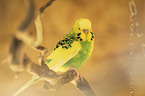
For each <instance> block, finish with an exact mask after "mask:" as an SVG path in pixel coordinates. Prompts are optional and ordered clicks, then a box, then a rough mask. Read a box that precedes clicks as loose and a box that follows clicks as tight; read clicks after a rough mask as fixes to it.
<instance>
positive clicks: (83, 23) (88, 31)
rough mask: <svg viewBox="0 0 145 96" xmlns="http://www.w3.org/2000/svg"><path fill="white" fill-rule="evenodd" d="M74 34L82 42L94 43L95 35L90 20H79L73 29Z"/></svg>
mask: <svg viewBox="0 0 145 96" xmlns="http://www.w3.org/2000/svg"><path fill="white" fill-rule="evenodd" d="M72 33H73V34H75V37H76V38H77V39H78V40H80V41H93V39H94V35H93V32H92V28H91V22H90V20H88V19H85V18H81V19H78V20H77V21H76V22H75V24H74V26H73V28H72Z"/></svg>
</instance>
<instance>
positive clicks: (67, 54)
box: [46, 41, 81, 71]
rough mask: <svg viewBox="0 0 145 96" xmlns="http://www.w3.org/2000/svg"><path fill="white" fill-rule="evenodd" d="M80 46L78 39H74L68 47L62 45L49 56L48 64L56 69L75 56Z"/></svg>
mask: <svg viewBox="0 0 145 96" xmlns="http://www.w3.org/2000/svg"><path fill="white" fill-rule="evenodd" d="M80 48H81V47H80V43H79V42H77V41H74V42H73V43H72V44H71V47H69V48H68V49H66V48H62V46H60V47H58V48H57V49H55V50H54V51H52V53H51V54H50V55H49V56H48V57H47V60H46V64H47V65H48V67H49V68H50V69H52V70H54V71H56V70H57V69H58V68H59V67H60V66H62V65H64V64H65V63H66V62H67V61H69V60H70V59H71V58H73V57H74V56H75V55H76V54H77V53H78V52H79V50H80Z"/></svg>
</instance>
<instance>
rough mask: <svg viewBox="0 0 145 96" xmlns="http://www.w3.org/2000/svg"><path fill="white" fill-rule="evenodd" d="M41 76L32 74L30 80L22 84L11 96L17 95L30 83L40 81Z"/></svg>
mask: <svg viewBox="0 0 145 96" xmlns="http://www.w3.org/2000/svg"><path fill="white" fill-rule="evenodd" d="M40 80H41V78H39V77H36V76H33V77H32V79H31V80H30V81H28V82H27V83H26V84H25V85H24V86H22V87H21V88H20V89H19V90H18V91H17V92H16V93H14V94H13V95H12V96H17V95H18V94H20V93H21V92H22V91H24V90H25V89H26V88H28V87H29V86H31V85H32V84H35V83H36V82H38V81H40Z"/></svg>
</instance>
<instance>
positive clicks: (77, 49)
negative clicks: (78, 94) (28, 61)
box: [13, 18, 94, 96]
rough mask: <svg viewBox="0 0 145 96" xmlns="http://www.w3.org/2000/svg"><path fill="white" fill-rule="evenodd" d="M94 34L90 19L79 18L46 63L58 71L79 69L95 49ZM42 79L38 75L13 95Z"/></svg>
mask: <svg viewBox="0 0 145 96" xmlns="http://www.w3.org/2000/svg"><path fill="white" fill-rule="evenodd" d="M93 45H94V34H93V31H92V28H91V22H90V20H88V19H84V18H81V19H78V20H77V21H76V22H75V24H74V25H73V27H72V29H71V31H70V32H68V34H66V36H64V37H63V38H62V40H60V41H59V42H58V43H57V44H56V47H55V48H54V50H53V51H52V52H51V54H50V55H49V56H48V57H47V59H46V62H45V64H47V66H48V67H49V68H50V69H52V70H53V71H55V72H57V73H64V72H66V71H67V70H69V69H71V68H75V69H79V68H80V66H81V65H82V63H83V62H84V61H85V60H87V59H88V58H89V57H90V55H91V53H92V50H93ZM39 80H42V79H41V78H39V77H37V76H33V77H32V79H31V80H30V81H29V82H28V83H26V85H24V86H23V87H22V88H20V89H19V90H18V91H17V92H16V93H15V94H14V95H13V96H16V95H17V94H19V93H20V92H22V91H23V90H24V89H25V88H27V87H28V86H30V85H32V84H34V83H36V82H38V81H39Z"/></svg>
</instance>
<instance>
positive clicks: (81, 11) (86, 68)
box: [0, 0, 145, 96]
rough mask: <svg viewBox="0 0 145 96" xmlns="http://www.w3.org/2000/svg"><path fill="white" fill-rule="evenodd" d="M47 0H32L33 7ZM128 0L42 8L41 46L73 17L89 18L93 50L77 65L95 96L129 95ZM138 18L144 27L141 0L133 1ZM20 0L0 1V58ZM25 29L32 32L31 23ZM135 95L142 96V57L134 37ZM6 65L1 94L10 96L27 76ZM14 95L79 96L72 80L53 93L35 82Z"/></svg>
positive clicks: (83, 0) (19, 14) (1, 68)
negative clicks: (92, 34) (81, 63)
mask: <svg viewBox="0 0 145 96" xmlns="http://www.w3.org/2000/svg"><path fill="white" fill-rule="evenodd" d="M47 1H48V0H35V6H36V14H37V10H38V9H39V8H40V7H41V6H42V5H44V4H45V3H46V2H47ZM128 1H129V0H56V1H55V2H54V3H53V4H52V5H51V6H50V7H49V8H48V9H47V11H45V15H44V17H43V19H42V21H43V28H44V40H43V43H42V45H44V46H45V47H47V48H48V49H49V52H48V54H49V53H50V52H51V49H52V48H53V47H54V46H55V44H56V43H57V41H59V40H60V39H61V38H62V37H63V36H64V35H65V34H67V32H68V31H69V30H70V29H71V27H72V25H73V23H74V22H75V21H76V20H77V19H78V18H82V17H84V18H89V19H90V20H91V22H92V27H93V31H94V33H95V36H96V39H95V46H94V51H93V54H92V56H91V58H90V59H89V60H87V61H86V62H85V63H84V64H83V66H82V67H81V68H80V69H79V72H80V74H82V75H83V76H84V77H85V78H86V79H87V80H88V82H89V83H90V85H91V87H92V88H93V90H94V91H95V93H96V96H129V76H128V69H129V67H128V66H129V55H128V54H129V33H130V30H129V24H130V19H129V15H130V13H129V8H128ZM135 2H136V6H137V9H138V14H137V19H138V20H139V22H140V23H141V25H142V26H143V29H145V27H144V26H145V10H144V9H145V1H144V0H135ZM24 5H25V4H24V0H0V61H2V60H3V59H5V58H6V56H7V54H8V50H9V45H10V41H11V37H12V34H14V33H15V32H16V29H17V27H18V26H19V24H20V22H21V21H22V20H23V18H24V17H25V14H26V9H27V8H25V6H24ZM29 30H30V31H32V32H35V27H34V23H31V26H30V27H29ZM134 42H135V55H134V56H135V57H134V62H135V64H134V66H135V69H134V71H135V96H145V82H144V81H145V64H144V62H145V60H144V57H143V55H142V51H141V42H140V38H137V37H135V40H134ZM27 53H28V55H29V56H30V57H31V58H32V60H33V61H34V62H38V56H39V53H38V52H36V51H34V50H32V49H31V48H29V47H28V48H27ZM14 75H15V73H14V72H13V71H11V70H10V68H9V66H8V64H4V65H0V96H11V95H12V94H13V93H14V92H16V91H17V90H18V89H19V88H20V87H21V86H22V85H23V84H25V83H26V82H27V81H28V80H29V79H30V78H31V75H30V74H29V73H27V72H22V73H20V74H19V77H18V79H15V78H14ZM19 96H81V94H80V92H79V91H78V90H77V89H76V88H75V87H74V86H73V85H72V84H67V85H65V86H63V87H62V88H61V89H60V90H59V91H58V92H56V91H43V82H39V83H37V84H35V85H33V86H31V87H29V88H27V89H26V90H25V91H23V92H22V93H21V94H20V95H19Z"/></svg>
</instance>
